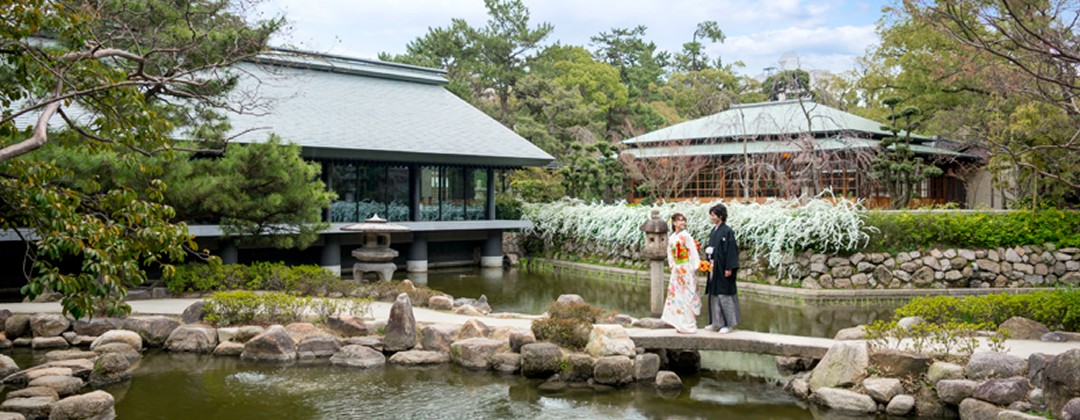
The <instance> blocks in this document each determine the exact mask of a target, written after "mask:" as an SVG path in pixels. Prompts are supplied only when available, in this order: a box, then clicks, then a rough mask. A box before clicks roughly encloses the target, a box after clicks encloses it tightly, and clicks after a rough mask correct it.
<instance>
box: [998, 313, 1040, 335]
mask: <svg viewBox="0 0 1080 420" xmlns="http://www.w3.org/2000/svg"><path fill="white" fill-rule="evenodd" d="M998 328H1001V329H1006V330H1009V337H1010V338H1013V339H1017V340H1038V339H1041V338H1042V336H1043V334H1046V333H1048V332H1050V329H1049V328H1046V326H1045V325H1043V324H1040V323H1038V322H1035V321H1032V320H1030V319H1027V318H1024V317H1020V316H1014V317H1012V318H1009V319H1007V320H1005V322H1002V323H1001V325H999V326H998Z"/></svg>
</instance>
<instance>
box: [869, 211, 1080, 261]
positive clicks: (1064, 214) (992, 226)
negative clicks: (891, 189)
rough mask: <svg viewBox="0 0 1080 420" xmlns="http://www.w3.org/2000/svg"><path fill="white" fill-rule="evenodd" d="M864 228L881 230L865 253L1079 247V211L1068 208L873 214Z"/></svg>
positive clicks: (873, 237) (870, 242) (877, 212)
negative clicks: (1046, 246)
mask: <svg viewBox="0 0 1080 420" xmlns="http://www.w3.org/2000/svg"><path fill="white" fill-rule="evenodd" d="M866 226H867V227H868V228H873V229H876V230H877V232H871V233H870V241H869V243H867V245H866V247H865V248H864V250H863V252H897V251H912V250H919V249H931V248H974V249H987V248H997V247H1014V246H1021V245H1042V244H1045V243H1053V244H1056V245H1057V246H1060V247H1075V246H1080V212H1078V211H1069V210H1043V211H1039V212H1031V211H1022V210H1018V211H1009V212H969V211H963V212H951V211H935V212H923V211H901V212H891V211H890V212H882V211H871V212H868V213H866Z"/></svg>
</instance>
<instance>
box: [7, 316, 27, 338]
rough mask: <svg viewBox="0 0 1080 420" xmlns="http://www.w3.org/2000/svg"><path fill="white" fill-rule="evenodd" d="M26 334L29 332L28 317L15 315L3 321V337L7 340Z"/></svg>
mask: <svg viewBox="0 0 1080 420" xmlns="http://www.w3.org/2000/svg"><path fill="white" fill-rule="evenodd" d="M27 332H30V315H27V314H15V315H12V316H10V317H8V319H7V320H5V321H4V336H5V337H7V339H8V340H14V339H16V338H19V337H22V336H24V335H26V333H27Z"/></svg>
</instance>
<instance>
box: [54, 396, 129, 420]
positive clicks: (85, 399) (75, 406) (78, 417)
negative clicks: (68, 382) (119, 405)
mask: <svg viewBox="0 0 1080 420" xmlns="http://www.w3.org/2000/svg"><path fill="white" fill-rule="evenodd" d="M114 418H116V404H115V401H114V400H113V396H112V394H109V393H108V392H105V391H101V390H98V391H92V392H88V393H86V394H82V395H74V396H71V397H67V398H64V399H62V400H60V401H57V402H56V404H53V407H52V412H50V413H49V420H86V419H94V420H106V419H114Z"/></svg>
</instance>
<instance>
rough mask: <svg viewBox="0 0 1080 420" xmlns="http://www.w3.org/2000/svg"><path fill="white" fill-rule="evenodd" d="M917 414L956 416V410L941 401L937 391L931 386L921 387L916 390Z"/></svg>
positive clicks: (925, 415) (939, 416)
mask: <svg viewBox="0 0 1080 420" xmlns="http://www.w3.org/2000/svg"><path fill="white" fill-rule="evenodd" d="M939 384H940V382H939ZM915 415H916V416H919V417H938V418H941V417H956V410H954V409H953V408H951V407H949V406H947V405H946V404H945V403H944V402H943V401H941V399H940V398H938V396H937V393H936V392H934V391H933V390H931V389H930V388H927V387H919V389H918V390H917V391H916V392H915Z"/></svg>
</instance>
